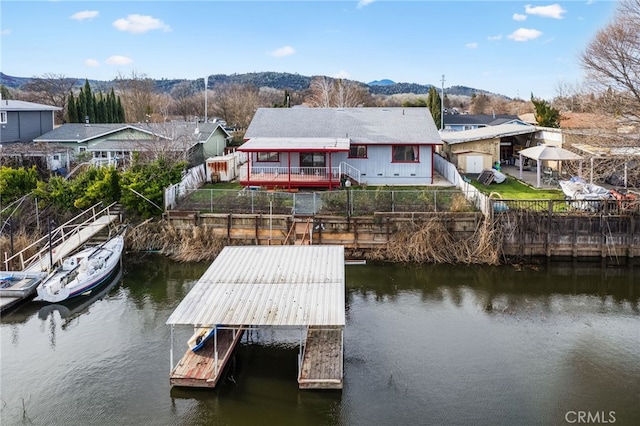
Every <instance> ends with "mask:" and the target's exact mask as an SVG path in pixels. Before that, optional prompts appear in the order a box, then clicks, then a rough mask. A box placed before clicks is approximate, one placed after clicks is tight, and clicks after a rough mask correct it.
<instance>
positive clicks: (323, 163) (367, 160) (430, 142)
mask: <svg viewBox="0 0 640 426" xmlns="http://www.w3.org/2000/svg"><path fill="white" fill-rule="evenodd" d="M244 139H245V143H244V144H243V145H241V146H240V147H239V148H238V150H239V151H243V152H246V153H247V156H248V160H249V161H248V162H247V163H246V164H245V165H243V168H242V169H241V171H240V182H241V183H242V185H244V186H254V185H255V186H261V187H267V188H274V187H280V188H287V189H289V190H291V189H297V188H303V187H307V188H312V187H313V188H329V189H332V188H335V187H339V186H340V185H341V184H345V183H347V182H348V183H355V184H369V185H430V184H432V183H433V182H434V166H433V155H434V151H435V149H436V147H437V146H440V145H442V140H441V139H440V134H439V133H438V130H437V128H436V125H435V123H434V122H433V118H432V117H431V113H430V112H429V110H428V109H427V108H305V107H297V108H259V109H258V110H257V111H256V113H255V115H254V117H253V120H252V121H251V124H250V125H249V127H248V128H247V131H246V133H245V137H244Z"/></svg>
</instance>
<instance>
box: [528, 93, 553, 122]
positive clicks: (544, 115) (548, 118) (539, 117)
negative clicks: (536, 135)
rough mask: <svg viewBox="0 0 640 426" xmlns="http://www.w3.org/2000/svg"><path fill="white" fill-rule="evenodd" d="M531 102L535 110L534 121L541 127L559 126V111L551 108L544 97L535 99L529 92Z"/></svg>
mask: <svg viewBox="0 0 640 426" xmlns="http://www.w3.org/2000/svg"><path fill="white" fill-rule="evenodd" d="M531 102H532V103H533V106H534V108H535V110H536V113H535V117H536V123H538V125H539V126H542V127H553V128H559V127H560V111H558V110H557V109H555V108H553V107H552V106H551V105H549V103H548V102H547V101H545V100H544V99H537V98H535V97H534V96H533V93H532V94H531Z"/></svg>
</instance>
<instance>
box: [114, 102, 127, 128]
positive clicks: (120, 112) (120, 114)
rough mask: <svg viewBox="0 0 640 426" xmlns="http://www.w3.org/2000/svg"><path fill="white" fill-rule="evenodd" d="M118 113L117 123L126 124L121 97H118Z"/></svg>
mask: <svg viewBox="0 0 640 426" xmlns="http://www.w3.org/2000/svg"><path fill="white" fill-rule="evenodd" d="M116 111H117V115H116V117H117V120H116V123H126V121H125V115H124V107H123V106H122V102H120V96H118V101H117V105H116Z"/></svg>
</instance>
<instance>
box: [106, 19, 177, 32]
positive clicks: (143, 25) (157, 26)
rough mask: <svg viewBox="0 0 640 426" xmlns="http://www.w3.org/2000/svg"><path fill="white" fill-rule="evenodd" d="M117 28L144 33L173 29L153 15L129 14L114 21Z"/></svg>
mask: <svg viewBox="0 0 640 426" xmlns="http://www.w3.org/2000/svg"><path fill="white" fill-rule="evenodd" d="M113 26H114V28H115V29H117V30H120V31H126V32H129V33H132V34H142V33H146V32H147V31H151V30H162V31H171V27H169V26H168V25H167V24H165V23H164V22H162V21H161V20H159V19H156V18H154V17H153V16H148V15H129V16H127V17H126V18H120V19H117V20H115V21H113Z"/></svg>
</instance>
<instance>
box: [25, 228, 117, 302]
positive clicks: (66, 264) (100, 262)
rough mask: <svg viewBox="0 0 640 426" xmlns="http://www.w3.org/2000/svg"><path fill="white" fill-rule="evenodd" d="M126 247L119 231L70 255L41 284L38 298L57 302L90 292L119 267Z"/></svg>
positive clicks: (38, 289)
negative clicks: (108, 238) (100, 242)
mask: <svg viewBox="0 0 640 426" xmlns="http://www.w3.org/2000/svg"><path fill="white" fill-rule="evenodd" d="M123 249H124V236H123V235H122V234H119V235H116V236H115V237H113V238H112V239H110V240H108V241H106V242H105V243H103V244H100V245H99V246H96V247H89V248H86V249H84V250H82V251H80V252H78V253H76V254H73V255H70V256H69V257H67V258H65V259H64V261H63V262H62V266H61V267H59V268H57V269H56V270H55V271H53V272H52V273H51V274H50V275H49V276H48V277H47V278H46V279H45V280H44V281H43V282H42V283H41V284H40V285H39V286H38V288H37V289H36V290H37V293H38V298H39V299H41V300H44V301H46V302H51V303H57V302H61V301H63V300H66V299H69V298H72V297H76V296H79V295H81V294H85V293H87V292H90V291H91V290H92V289H94V288H95V287H97V286H99V285H100V284H102V283H104V282H105V281H107V280H108V279H109V278H111V276H112V275H113V274H114V272H116V271H117V270H118V265H119V264H120V259H121V257H122V251H123Z"/></svg>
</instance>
